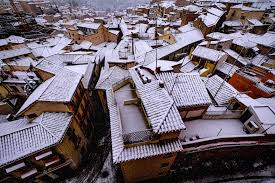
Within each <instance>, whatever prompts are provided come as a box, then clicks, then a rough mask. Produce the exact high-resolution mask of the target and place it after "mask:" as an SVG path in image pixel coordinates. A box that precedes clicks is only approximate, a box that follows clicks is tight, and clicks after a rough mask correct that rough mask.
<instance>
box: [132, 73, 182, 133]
mask: <svg viewBox="0 0 275 183" xmlns="http://www.w3.org/2000/svg"><path fill="white" fill-rule="evenodd" d="M130 74H131V76H132V79H133V80H134V83H135V84H136V88H137V92H138V93H139V95H140V98H141V101H142V104H143V106H144V108H145V111H146V113H147V117H148V120H149V123H150V124H151V126H152V129H153V131H154V132H155V133H166V132H171V131H177V130H182V129H185V125H184V123H183V121H182V119H181V116H180V114H179V112H178V110H177V107H176V104H175V102H174V100H173V99H172V98H171V96H170V95H169V94H168V92H167V91H166V89H165V88H161V87H160V86H159V80H153V81H151V82H150V83H147V84H143V83H142V81H141V80H140V78H139V76H138V74H137V72H136V71H135V70H134V69H131V70H130Z"/></svg>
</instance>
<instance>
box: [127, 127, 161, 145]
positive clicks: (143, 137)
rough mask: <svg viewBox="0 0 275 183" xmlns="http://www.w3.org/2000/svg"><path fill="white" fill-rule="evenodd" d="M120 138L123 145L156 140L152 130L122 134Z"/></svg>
mask: <svg viewBox="0 0 275 183" xmlns="http://www.w3.org/2000/svg"><path fill="white" fill-rule="evenodd" d="M122 137H123V141H124V144H135V143H142V142H148V141H151V140H154V139H156V136H155V135H154V133H153V130H152V129H148V130H144V131H138V132H132V133H127V134H123V135H122Z"/></svg>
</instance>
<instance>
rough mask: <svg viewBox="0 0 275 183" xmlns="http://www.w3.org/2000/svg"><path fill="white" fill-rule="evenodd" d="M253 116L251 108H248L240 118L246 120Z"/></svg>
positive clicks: (242, 120)
mask: <svg viewBox="0 0 275 183" xmlns="http://www.w3.org/2000/svg"><path fill="white" fill-rule="evenodd" d="M251 116H252V114H251V112H250V111H249V110H246V111H245V112H244V113H243V115H242V116H241V118H240V121H241V122H243V123H244V122H246V121H247V120H248V119H249V118H250V117H251Z"/></svg>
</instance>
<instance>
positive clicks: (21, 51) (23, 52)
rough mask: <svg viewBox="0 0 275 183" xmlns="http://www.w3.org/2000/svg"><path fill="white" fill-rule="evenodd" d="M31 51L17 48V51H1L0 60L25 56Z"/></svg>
mask: <svg viewBox="0 0 275 183" xmlns="http://www.w3.org/2000/svg"><path fill="white" fill-rule="evenodd" d="M30 53H31V50H30V49H29V48H17V49H13V50H3V51H0V59H1V60H3V59H8V58H13V57H17V56H20V55H26V54H30Z"/></svg>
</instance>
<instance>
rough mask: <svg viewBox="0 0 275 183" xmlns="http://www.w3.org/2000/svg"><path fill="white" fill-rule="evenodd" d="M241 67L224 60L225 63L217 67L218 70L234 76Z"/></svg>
mask: <svg viewBox="0 0 275 183" xmlns="http://www.w3.org/2000/svg"><path fill="white" fill-rule="evenodd" d="M238 69H239V68H238V67H237V66H235V65H232V64H230V63H228V62H224V63H223V64H221V65H219V66H218V67H217V70H218V71H220V72H222V73H224V74H226V75H229V76H230V77H232V76H233V74H234V73H235V72H236V71H237V70H238Z"/></svg>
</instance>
